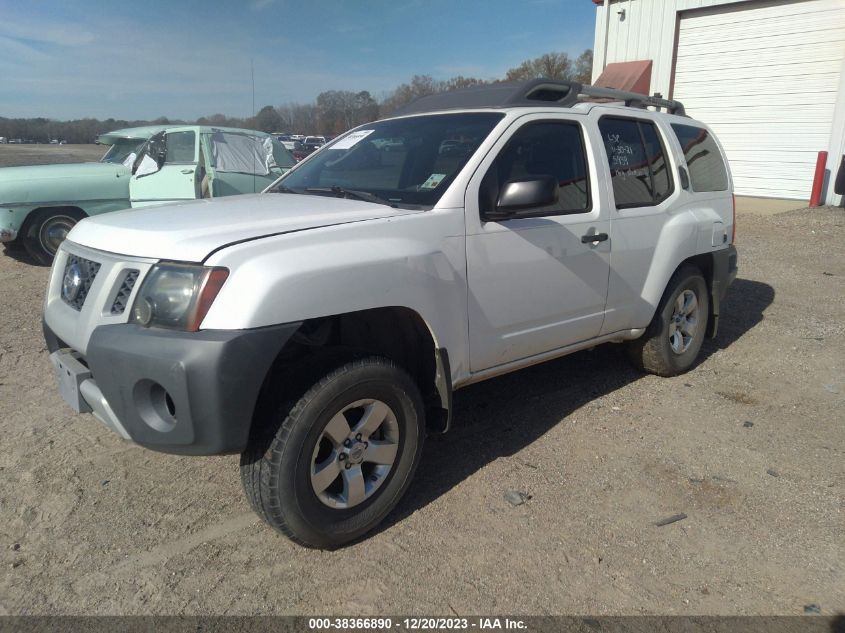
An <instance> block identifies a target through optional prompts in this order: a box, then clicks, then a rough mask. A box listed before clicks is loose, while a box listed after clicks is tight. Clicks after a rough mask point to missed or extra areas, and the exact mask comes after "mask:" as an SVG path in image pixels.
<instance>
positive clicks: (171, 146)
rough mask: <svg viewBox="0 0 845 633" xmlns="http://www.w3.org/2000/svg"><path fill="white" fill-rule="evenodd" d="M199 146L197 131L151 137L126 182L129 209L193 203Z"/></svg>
mask: <svg viewBox="0 0 845 633" xmlns="http://www.w3.org/2000/svg"><path fill="white" fill-rule="evenodd" d="M198 146H199V134H198V133H197V130H196V128H173V129H169V130H167V131H165V132H161V133H159V134H156V135H155V136H153V137H152V138H151V139H150V140H149V142H148V143H147V144H146V146H145V147H144V149H143V150H142V152H141V156H140V157H139V158H138V159H137V161H136V162H135V167H134V174H133V176H132V178H131V179H130V181H129V196H130V199H131V201H132V206H133V207H144V206H149V205H152V204H162V203H167V202H179V201H184V200H194V199H196V198H197V197H198V194H199V183H198V182H197V168H198V163H199V155H198Z"/></svg>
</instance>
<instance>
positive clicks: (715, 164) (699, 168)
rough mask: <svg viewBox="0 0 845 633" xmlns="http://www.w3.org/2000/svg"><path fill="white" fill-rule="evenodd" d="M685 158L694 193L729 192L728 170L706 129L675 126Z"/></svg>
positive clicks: (673, 126)
mask: <svg viewBox="0 0 845 633" xmlns="http://www.w3.org/2000/svg"><path fill="white" fill-rule="evenodd" d="M672 129H673V130H674V131H675V134H676V135H677V136H678V141H680V143H681V148H682V149H683V150H684V158H686V159H687V167H688V168H689V176H690V182H691V183H692V190H693V191H727V189H728V170H727V169H726V168H725V162H724V161H723V160H722V154H721V152H720V151H719V148H718V146H717V145H716V141H714V140H713V137H712V136H711V135H710V133H709V132H708V131H707V130H705V129H704V128H700V127H696V126H694V125H680V124H673V125H672Z"/></svg>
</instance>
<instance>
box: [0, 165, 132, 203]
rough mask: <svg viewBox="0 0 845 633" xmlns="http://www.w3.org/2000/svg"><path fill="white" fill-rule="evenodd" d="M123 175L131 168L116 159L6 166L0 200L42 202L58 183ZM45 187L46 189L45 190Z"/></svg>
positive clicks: (0, 172)
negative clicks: (110, 160) (112, 160)
mask: <svg viewBox="0 0 845 633" xmlns="http://www.w3.org/2000/svg"><path fill="white" fill-rule="evenodd" d="M121 176H129V169H128V168H127V167H125V166H123V165H120V164H113V163H70V164H66V165H32V166H29V167H3V168H2V169H0V204H3V203H8V202H41V201H44V200H45V199H51V195H52V194H54V193H55V186H56V185H58V184H60V183H62V181H67V182H73V183H75V184H76V185H80V184H83V183H94V182H107V183H111V182H112V181H113V180H115V178H120V177H121ZM127 182H128V181H127ZM42 188H45V189H43V190H42ZM45 195H46V196H47V197H46V198H45Z"/></svg>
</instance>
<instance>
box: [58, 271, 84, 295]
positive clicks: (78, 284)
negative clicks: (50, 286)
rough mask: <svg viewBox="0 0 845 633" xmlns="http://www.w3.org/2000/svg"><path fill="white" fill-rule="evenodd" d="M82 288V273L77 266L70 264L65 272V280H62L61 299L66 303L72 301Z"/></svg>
mask: <svg viewBox="0 0 845 633" xmlns="http://www.w3.org/2000/svg"><path fill="white" fill-rule="evenodd" d="M81 288H82V271H81V270H80V269H79V264H77V263H76V262H74V263H72V264H71V265H70V266H68V267H67V270H65V278H64V279H63V280H62V297H64V298H65V300H66V301H73V300H75V299H76V297H77V296H78V295H79V291H80V289H81Z"/></svg>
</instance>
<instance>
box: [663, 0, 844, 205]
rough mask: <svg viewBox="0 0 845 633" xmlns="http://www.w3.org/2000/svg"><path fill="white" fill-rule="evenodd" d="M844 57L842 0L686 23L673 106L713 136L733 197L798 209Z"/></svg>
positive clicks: (827, 130) (710, 12)
mask: <svg viewBox="0 0 845 633" xmlns="http://www.w3.org/2000/svg"><path fill="white" fill-rule="evenodd" d="M843 57H845V1H843V0H805V1H802V2H776V3H775V2H748V3H743V4H741V5H737V6H736V7H717V8H713V9H707V10H702V11H695V12H691V13H688V14H686V13H685V14H681V20H680V32H679V39H678V52H677V62H676V65H675V84H674V97H675V98H676V99H679V100H680V101H682V102H683V103H684V106H686V109H687V112H688V113H689V114H690V116H692V117H694V118H696V119H700V120H701V121H704V122H705V123H707V124H708V125H710V126H711V127H712V128H713V130H714V131H715V132H716V134H717V135H718V137H719V140H720V141H721V142H722V145H723V146H724V148H725V151H726V153H727V155H728V160H729V161H730V165H731V171H732V172H733V177H734V188H735V190H736V193H738V194H741V195H749V196H765V197H774V198H794V199H806V198H808V197H809V192H810V187H811V185H812V182H813V169H814V167H815V162H816V155H817V153H818V152H819V151H820V150H825V149H827V148H828V144H829V141H830V135H831V126H832V123H833V113H834V108H835V105H836V97H837V91H838V89H839V82H840V73H841V69H842V61H843Z"/></svg>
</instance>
